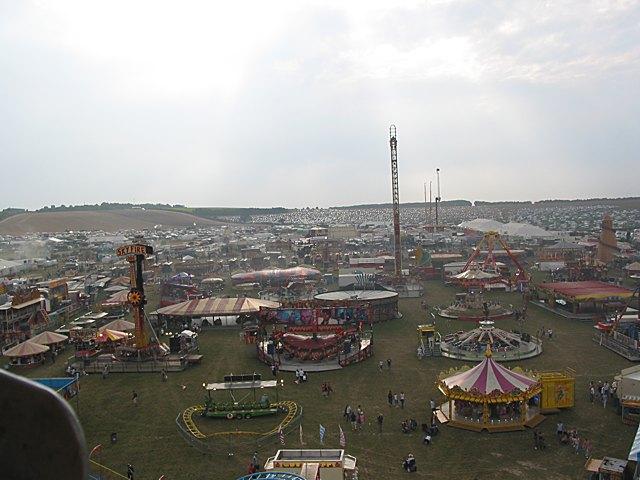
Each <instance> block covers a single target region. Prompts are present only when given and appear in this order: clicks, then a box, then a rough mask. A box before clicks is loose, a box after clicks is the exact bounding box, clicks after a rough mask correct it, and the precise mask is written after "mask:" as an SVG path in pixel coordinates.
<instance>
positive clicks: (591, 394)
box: [589, 384, 596, 403]
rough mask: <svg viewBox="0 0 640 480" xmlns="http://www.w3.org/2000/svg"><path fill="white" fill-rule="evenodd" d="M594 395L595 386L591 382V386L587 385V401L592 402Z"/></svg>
mask: <svg viewBox="0 0 640 480" xmlns="http://www.w3.org/2000/svg"><path fill="white" fill-rule="evenodd" d="M595 396H596V388H595V387H594V386H593V384H591V386H590V387H589V401H590V402H591V403H593V399H594V398H595Z"/></svg>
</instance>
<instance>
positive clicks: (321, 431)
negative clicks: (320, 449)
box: [320, 424, 327, 445]
mask: <svg viewBox="0 0 640 480" xmlns="http://www.w3.org/2000/svg"><path fill="white" fill-rule="evenodd" d="M326 432H327V429H326V428H324V427H323V426H322V424H320V443H322V444H323V445H324V434H325V433H326Z"/></svg>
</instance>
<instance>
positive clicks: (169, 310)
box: [156, 297, 280, 317]
mask: <svg viewBox="0 0 640 480" xmlns="http://www.w3.org/2000/svg"><path fill="white" fill-rule="evenodd" d="M279 306H280V304H279V303H278V302H272V301H269V300H260V299H257V298H246V297H245V298H215V297H211V298H202V299H194V300H188V301H186V302H182V303H178V304H176V305H169V306H168V307H163V308H159V309H158V310H157V312H156V313H158V314H159V315H172V316H177V317H215V316H227V315H241V314H243V313H255V312H258V311H260V307H267V308H278V307H279Z"/></svg>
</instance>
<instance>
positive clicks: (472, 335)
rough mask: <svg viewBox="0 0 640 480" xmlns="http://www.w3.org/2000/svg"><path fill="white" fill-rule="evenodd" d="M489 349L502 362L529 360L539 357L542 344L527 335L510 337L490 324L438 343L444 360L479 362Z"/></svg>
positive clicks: (451, 335)
mask: <svg viewBox="0 0 640 480" xmlns="http://www.w3.org/2000/svg"><path fill="white" fill-rule="evenodd" d="M487 348H490V349H491V351H493V353H494V355H495V356H497V357H498V358H500V360H503V361H509V360H521V359H524V358H531V357H535V356H537V355H540V354H541V353H542V342H540V341H539V340H536V339H535V338H533V337H531V335H529V334H527V333H512V332H507V331H505V330H501V329H499V328H495V326H494V322H493V321H491V320H483V321H481V322H479V326H478V328H474V329H473V330H469V331H468V332H456V333H452V334H450V335H447V336H446V337H445V338H444V339H443V341H442V342H441V343H440V350H441V354H442V356H443V357H449V358H456V359H458V360H475V359H477V360H480V359H481V358H482V355H483V354H484V353H483V352H485V351H486V350H487Z"/></svg>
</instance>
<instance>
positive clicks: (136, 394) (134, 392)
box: [131, 390, 138, 407]
mask: <svg viewBox="0 0 640 480" xmlns="http://www.w3.org/2000/svg"><path fill="white" fill-rule="evenodd" d="M131 401H133V406H134V407H137V406H138V392H136V391H135V390H134V391H133V394H132V395H131Z"/></svg>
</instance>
